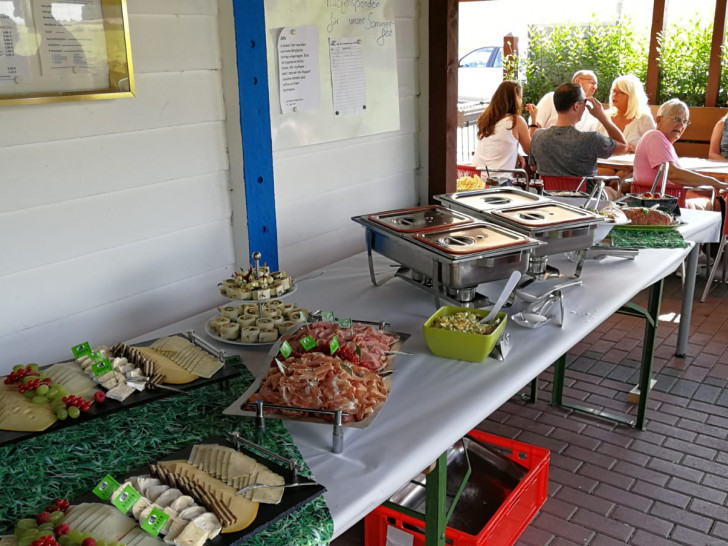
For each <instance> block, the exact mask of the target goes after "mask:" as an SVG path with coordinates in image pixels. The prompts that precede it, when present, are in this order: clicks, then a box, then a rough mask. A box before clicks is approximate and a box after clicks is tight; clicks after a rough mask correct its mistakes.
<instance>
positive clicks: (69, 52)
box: [32, 0, 108, 76]
mask: <svg viewBox="0 0 728 546" xmlns="http://www.w3.org/2000/svg"><path fill="white" fill-rule="evenodd" d="M32 5H33V21H34V23H35V28H36V32H37V33H38V37H39V39H40V43H39V49H38V52H39V53H40V67H41V71H42V73H43V75H45V76H48V75H52V74H54V73H58V71H61V72H62V71H73V72H84V71H94V72H98V71H102V72H108V66H107V53H106V34H105V32H104V22H103V16H102V11H101V1H100V0H67V1H66V2H52V1H49V0H33V4H32ZM81 17H82V18H83V19H81ZM81 20H83V26H80V25H78V24H77V23H78V22H79V21H81Z"/></svg>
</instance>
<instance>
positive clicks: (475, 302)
mask: <svg viewBox="0 0 728 546" xmlns="http://www.w3.org/2000/svg"><path fill="white" fill-rule="evenodd" d="M365 229H366V240H367V260H368V262H369V277H370V278H371V280H372V284H373V285H374V286H382V285H383V284H384V283H386V282H388V281H389V280H391V279H393V278H395V277H397V278H400V279H402V280H403V281H406V282H408V283H410V284H411V285H413V286H417V287H418V288H422V289H425V290H427V289H428V288H429V289H430V291H431V292H432V295H433V297H434V298H435V306H436V307H438V308H439V307H440V298H442V299H443V300H445V301H446V302H447V303H449V304H452V305H456V306H458V307H475V308H481V307H486V306H488V305H490V304H491V303H492V302H491V301H490V299H488V296H486V295H483V294H480V293H478V292H476V293H475V297H474V298H473V299H472V300H470V301H460V300H458V299H455V298H451V297H449V296H448V295H447V286H446V285H445V284H444V283H443V282H442V264H441V262H440V261H439V260H436V259H433V260H432V276H431V277H430V280H431V281H432V286H431V287H428V286H427V285H426V284H424V283H422V282H418V281H416V280H415V279H413V278H412V277H410V276H407V274H406V273H407V272H408V271H412V270H411V269H410V268H409V267H405V266H399V267H398V269H397V271H396V272H395V273H393V274H392V275H385V276H384V277H382V278H380V279H379V280H378V279H377V275H376V273H375V272H374V257H373V256H372V239H373V238H374V231H373V230H371V229H370V228H369V227H368V226H365Z"/></svg>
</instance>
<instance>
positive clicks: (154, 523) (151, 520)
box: [140, 507, 169, 537]
mask: <svg viewBox="0 0 728 546" xmlns="http://www.w3.org/2000/svg"><path fill="white" fill-rule="evenodd" d="M168 519H169V514H167V513H166V512H165V511H164V510H162V509H161V508H157V507H155V508H152V511H151V512H150V514H149V516H147V518H146V519H145V520H144V521H142V522H141V524H140V527H141V528H142V529H144V530H145V531H146V532H147V533H149V534H150V535H152V536H155V537H156V536H157V535H158V534H159V531H161V530H162V528H163V527H164V524H165V523H167V520H168Z"/></svg>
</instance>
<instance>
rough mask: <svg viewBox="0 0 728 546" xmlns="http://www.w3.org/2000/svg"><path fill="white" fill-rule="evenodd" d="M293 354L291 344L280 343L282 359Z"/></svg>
mask: <svg viewBox="0 0 728 546" xmlns="http://www.w3.org/2000/svg"><path fill="white" fill-rule="evenodd" d="M292 352H293V347H291V344H290V343H288V342H287V341H284V342H283V343H281V354H282V355H283V358H288V357H289V356H291V353H292Z"/></svg>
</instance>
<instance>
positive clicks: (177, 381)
mask: <svg viewBox="0 0 728 546" xmlns="http://www.w3.org/2000/svg"><path fill="white" fill-rule="evenodd" d="M134 348H135V349H136V350H137V351H139V352H140V353H141V354H142V355H144V356H145V357H147V358H148V359H149V360H151V361H152V363H153V364H154V373H155V374H161V375H164V376H165V379H164V382H165V383H169V384H171V385H184V384H185V383H191V382H192V381H195V380H196V379H198V378H199V376H198V375H195V374H193V373H190V372H188V371H187V370H185V369H184V368H182V367H181V366H179V365H178V364H177V363H176V362H174V361H173V360H172V359H171V358H169V357H167V356H165V355H163V354H161V353H159V352H158V351H156V350H155V349H153V348H152V347H134Z"/></svg>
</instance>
